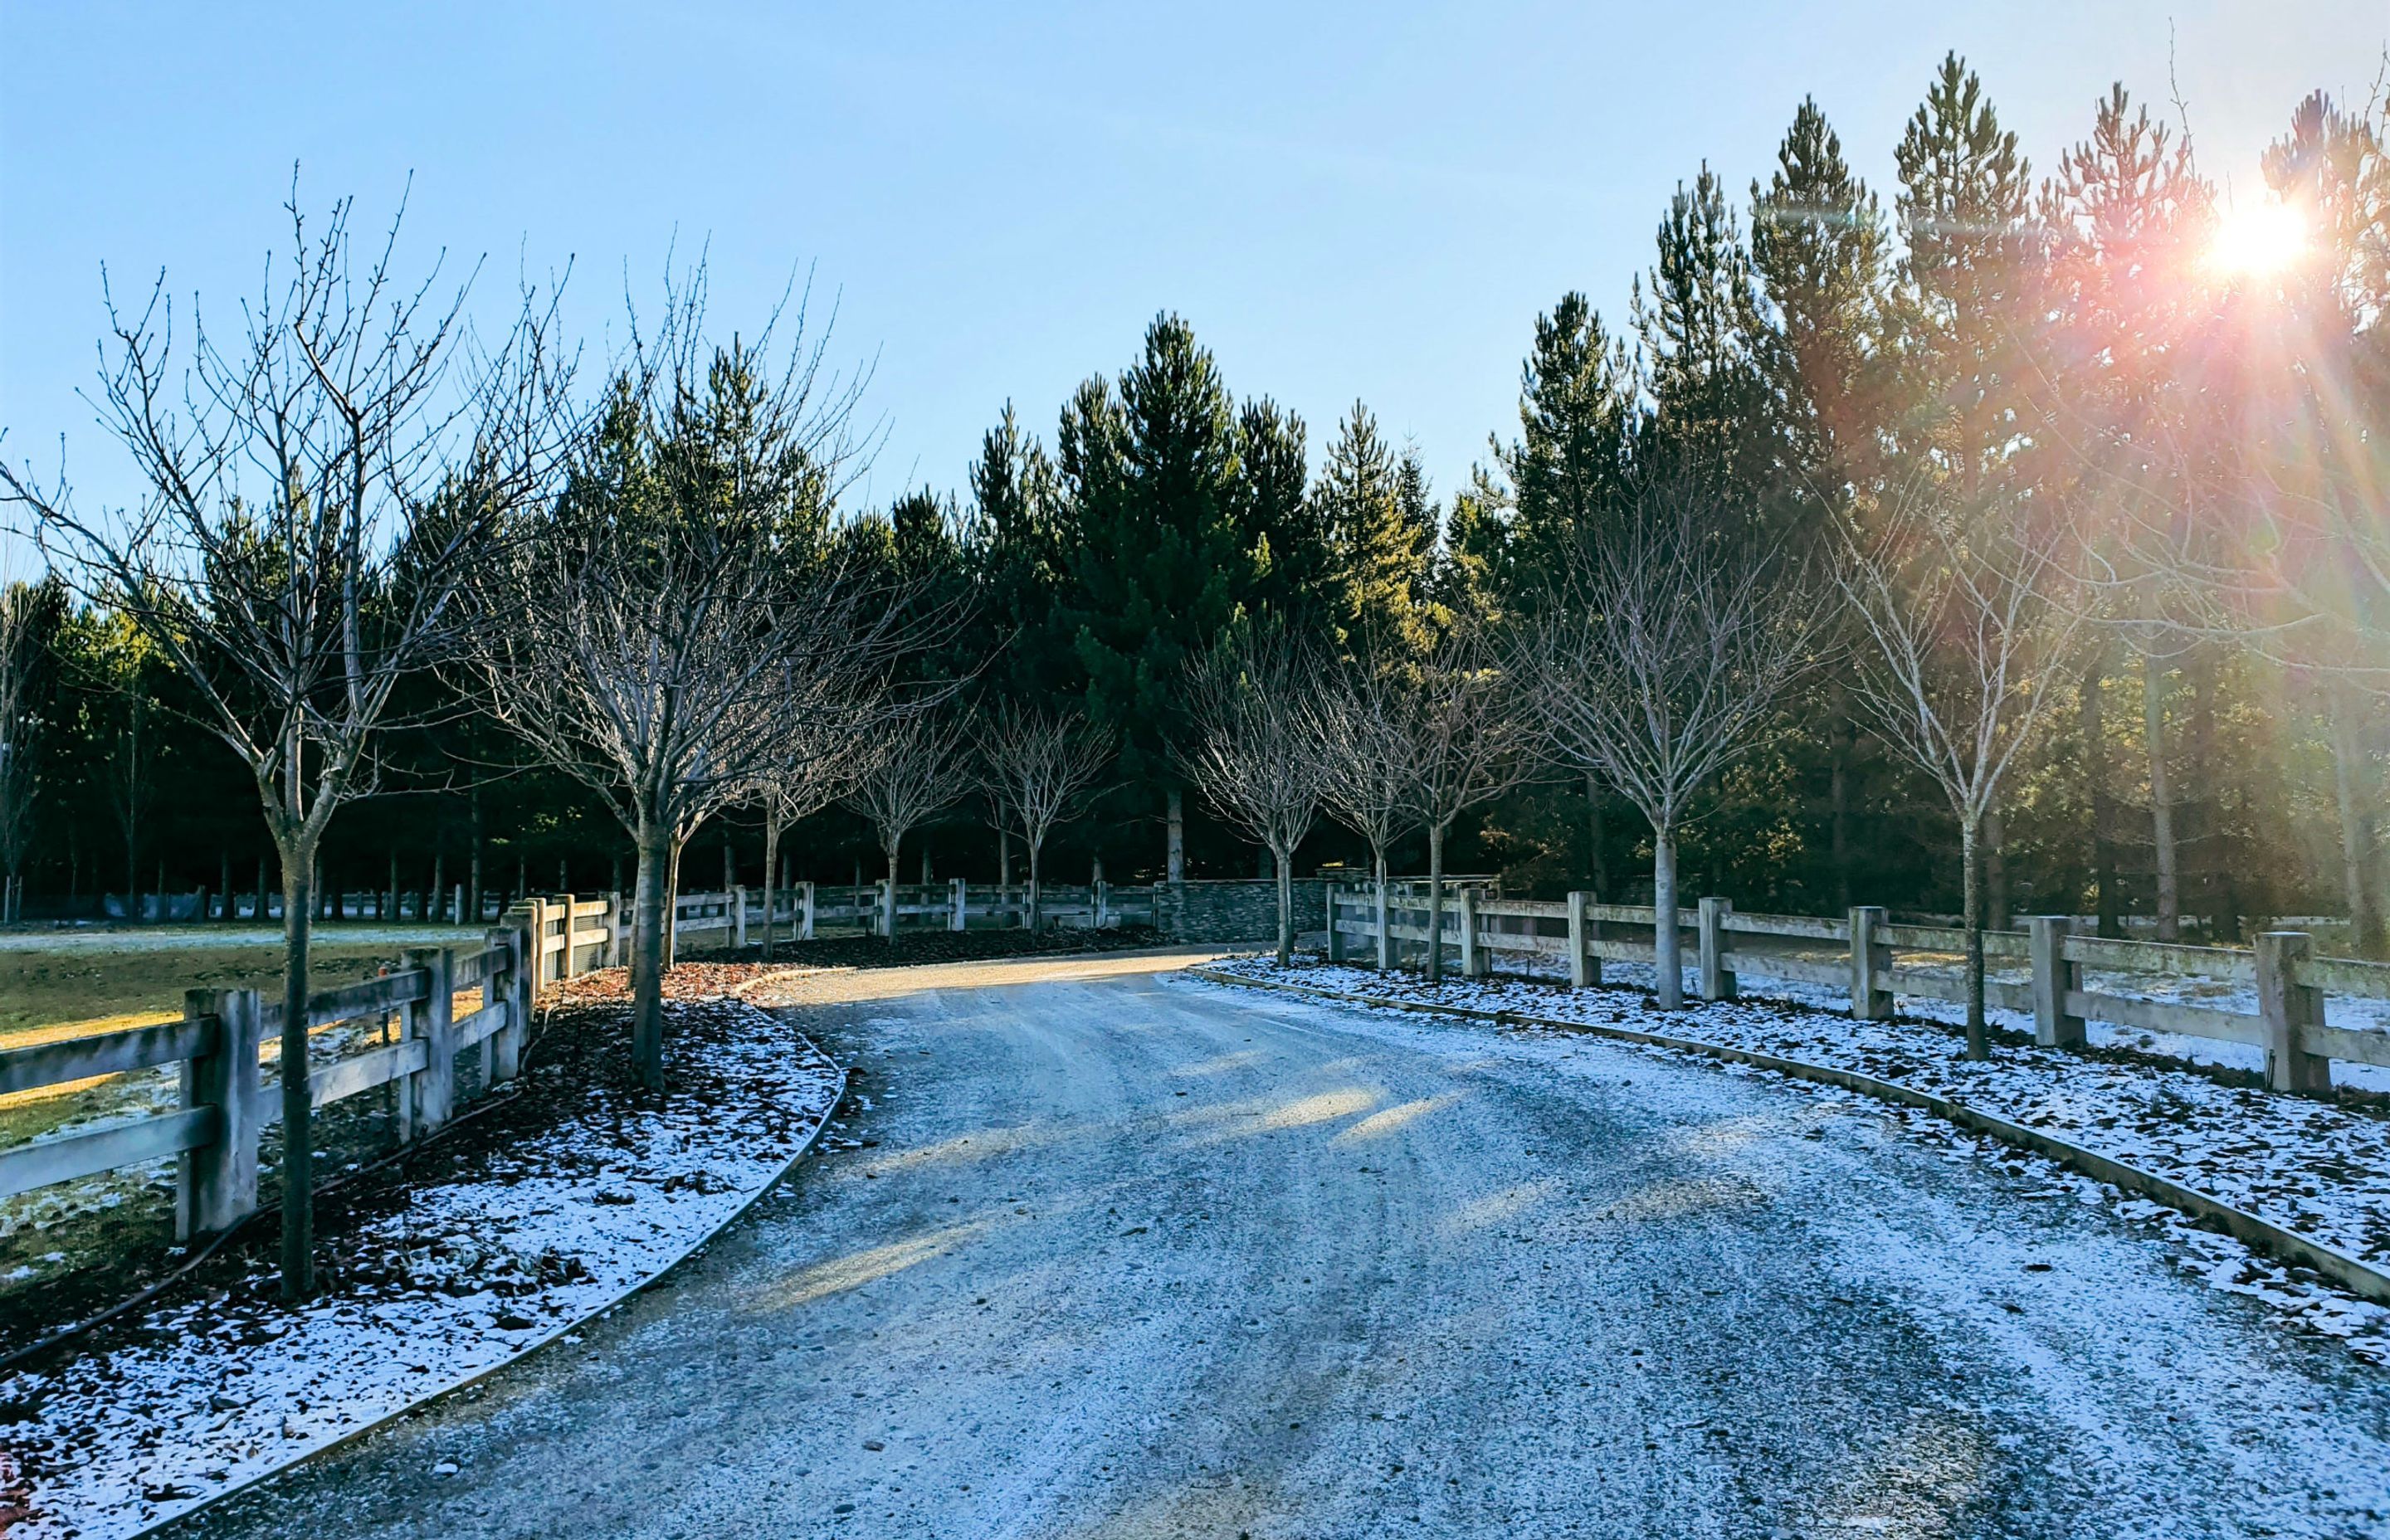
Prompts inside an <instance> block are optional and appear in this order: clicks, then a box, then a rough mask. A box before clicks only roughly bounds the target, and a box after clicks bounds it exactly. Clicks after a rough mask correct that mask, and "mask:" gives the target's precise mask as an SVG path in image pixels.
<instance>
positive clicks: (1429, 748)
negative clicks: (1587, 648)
mask: <svg viewBox="0 0 2390 1540" xmlns="http://www.w3.org/2000/svg"><path fill="white" fill-rule="evenodd" d="M1519 685H1520V681H1519V680H1518V679H1517V678H1516V677H1514V676H1513V675H1512V674H1510V673H1508V672H1506V671H1505V670H1503V669H1502V668H1500V667H1499V666H1497V661H1496V659H1495V656H1494V650H1493V648H1492V646H1491V645H1490V643H1489V641H1488V639H1487V637H1486V635H1485V634H1484V632H1482V631H1480V630H1478V629H1476V628H1475V627H1473V626H1461V627H1458V628H1456V629H1455V630H1453V631H1451V632H1449V633H1447V634H1446V635H1445V637H1444V638H1443V639H1442V640H1441V641H1439V642H1438V643H1437V644H1436V646H1435V647H1434V648H1433V650H1432V651H1430V653H1429V654H1428V656H1427V658H1426V659H1425V661H1422V662H1421V663H1420V665H1419V671H1418V675H1417V682H1416V685H1415V687H1413V688H1412V689H1411V690H1410V691H1409V692H1408V693H1407V699H1406V703H1407V706H1408V711H1407V713H1406V719H1405V722H1404V729H1405V730H1404V733H1403V738H1404V739H1405V740H1406V741H1407V744H1408V746H1409V750H1408V754H1409V757H1408V759H1407V762H1406V763H1407V767H1408V772H1409V773H1408V776H1407V779H1408V781H1409V783H1410V785H1409V792H1408V797H1409V808H1410V815H1411V818H1412V821H1413V822H1414V823H1417V824H1420V825H1422V826H1424V827H1425V828H1426V829H1427V901H1428V913H1429V916H1430V917H1431V923H1430V925H1429V927H1428V929H1429V930H1430V932H1431V937H1430V940H1429V942H1428V948H1427V976H1428V979H1429V981H1430V982H1434V981H1435V980H1438V979H1441V978H1442V977H1443V976H1444V944H1443V936H1442V931H1443V923H1442V916H1443V914H1444V841H1445V838H1446V836H1447V835H1448V834H1450V833H1451V832H1452V826H1453V824H1454V823H1456V822H1457V821H1458V819H1459V817H1460V815H1462V814H1464V813H1467V812H1468V811H1469V810H1470V809H1471V808H1473V807H1481V806H1483V805H1484V804H1485V803H1487V802H1492V801H1493V800H1494V799H1495V798H1497V797H1499V796H1501V795H1502V794H1503V793H1504V792H1506V791H1508V790H1510V789H1511V788H1512V787H1514V786H1516V785H1518V784H1519V783H1520V782H1521V781H1522V780H1523V779H1525V778H1526V777H1527V776H1529V775H1530V774H1532V773H1533V772H1534V770H1535V768H1536V764H1537V762H1538V756H1539V750H1540V746H1541V744H1542V742H1543V741H1544V737H1543V734H1542V733H1541V732H1540V731H1539V730H1538V729H1537V728H1536V725H1534V724H1533V723H1532V722H1531V720H1530V719H1529V716H1528V710H1529V707H1530V702H1529V701H1528V700H1527V699H1523V697H1522V692H1521V690H1520V687H1519Z"/></svg>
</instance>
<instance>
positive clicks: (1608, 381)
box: [1494, 292, 1638, 593]
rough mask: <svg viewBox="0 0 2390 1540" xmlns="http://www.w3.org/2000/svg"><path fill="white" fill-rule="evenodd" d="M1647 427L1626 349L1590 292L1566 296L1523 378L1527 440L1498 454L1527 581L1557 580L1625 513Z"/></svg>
mask: <svg viewBox="0 0 2390 1540" xmlns="http://www.w3.org/2000/svg"><path fill="white" fill-rule="evenodd" d="M1637 420H1638V408H1637V406H1636V404H1635V367H1634V363H1633V360H1632V359H1631V358H1630V357H1629V356H1628V353H1627V351H1626V345H1625V342H1624V341H1623V340H1618V339H1615V338H1613V337H1612V336H1611V335H1610V333H1609V330H1608V328H1606V327H1604V326H1603V325H1602V322H1601V317H1600V314H1598V313H1596V312H1595V310H1594V308H1593V306H1592V304H1591V303H1590V302H1587V299H1586V297H1585V296H1584V295H1583V294H1579V293H1574V292H1571V293H1568V294H1564V295H1562V296H1561V302H1560V303H1559V304H1557V305H1555V306H1553V307H1552V311H1551V314H1548V315H1538V316H1536V340H1535V347H1534V350H1533V351H1532V352H1531V353H1528V355H1527V361H1526V363H1525V365H1524V366H1523V368H1522V369H1521V371H1520V384H1519V426H1520V437H1519V438H1518V439H1517V440H1515V441H1514V442H1513V443H1511V444H1510V446H1509V447H1508V448H1504V447H1503V446H1502V445H1501V444H1500V443H1496V445H1495V448H1494V454H1495V458H1496V459H1497V461H1498V462H1499V464H1500V465H1501V468H1502V469H1503V471H1504V473H1505V474H1507V475H1508V476H1509V477H1510V485H1511V488H1512V495H1513V498H1514V509H1515V517H1514V520H1513V521H1512V526H1511V533H1512V535H1513V536H1514V539H1515V544H1514V547H1513V550H1514V556H1515V560H1514V562H1513V563H1512V565H1511V572H1512V575H1513V577H1514V578H1515V579H1516V581H1517V582H1518V583H1520V584H1536V583H1538V582H1546V581H1549V580H1550V579H1552V578H1554V577H1556V576H1557V575H1558V573H1559V571H1560V570H1561V564H1562V563H1563V562H1564V560H1565V558H1566V553H1567V552H1568V551H1569V550H1570V549H1571V548H1573V547H1574V545H1576V544H1577V543H1578V542H1579V541H1580V540H1582V539H1583V537H1584V535H1585V534H1586V533H1587V531H1589V530H1590V529H1592V528H1593V527H1594V525H1595V524H1596V523H1597V522H1598V521H1599V520H1601V519H1603V518H1605V517H1608V516H1609V515H1610V514H1611V513H1612V512H1613V510H1615V509H1616V508H1617V507H1619V506H1620V504H1621V502H1622V488H1623V486H1624V483H1625V475H1626V469H1627V457H1628V454H1629V449H1630V445H1631V443H1632V442H1633V439H1634V436H1635V430H1636V426H1637ZM1514 593H1515V591H1514Z"/></svg>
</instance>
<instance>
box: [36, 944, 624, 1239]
mask: <svg viewBox="0 0 2390 1540" xmlns="http://www.w3.org/2000/svg"><path fill="white" fill-rule="evenodd" d="M612 908H613V905H611V904H610V902H609V901H607V900H603V899H600V900H585V901H580V902H575V901H573V900H572V899H570V898H559V899H531V900H527V901H525V902H523V903H521V904H519V905H515V906H514V907H513V908H511V909H508V911H506V912H505V913H504V914H503V915H501V916H500V917H499V918H500V924H499V925H498V926H497V928H495V929H494V930H490V931H489V932H488V933H487V934H486V935H485V936H484V937H483V939H482V944H481V945H479V946H471V945H468V946H465V947H457V946H444V947H438V948H425V949H418V950H414V951H410V952H408V953H407V954H406V955H405V966H404V967H403V968H401V969H397V970H395V971H392V972H389V973H385V974H384V975H382V976H381V977H379V978H374V979H366V980H364V981H362V982H357V983H353V984H343V985H341V986H340V987H338V988H335V989H326V990H319V991H317V992H316V993H315V994H313V995H309V996H308V1000H307V1024H308V1028H309V1030H310V1032H311V1033H314V1032H320V1031H322V1030H324V1029H326V1028H329V1027H337V1026H341V1025H343V1024H346V1023H349V1022H354V1021H367V1022H372V1023H375V1024H377V1025H382V1026H387V1025H388V1024H389V1023H391V1022H392V1020H393V1019H395V1020H396V1022H397V1027H398V1030H397V1034H396V1036H395V1039H394V1040H392V1041H391V1042H387V1043H384V1044H382V1045H380V1046H376V1047H371V1048H366V1049H364V1050H362V1051H359V1052H353V1053H347V1054H342V1055H341V1056H340V1057H338V1058H334V1059H330V1060H328V1062H325V1063H323V1064H321V1065H316V1066H314V1067H312V1068H311V1069H310V1071H309V1072H308V1076H307V1088H308V1099H309V1102H310V1103H311V1105H313V1106H315V1107H317V1108H322V1107H327V1106H329V1105H331V1104H332V1103H334V1102H338V1101H343V1100H346V1099H347V1098H349V1097H354V1096H358V1095H361V1094H363V1093H365V1092H367V1091H372V1090H377V1089H379V1088H380V1087H382V1086H385V1085H389V1086H392V1087H393V1088H394V1092H395V1097H394V1099H395V1103H396V1114H397V1125H398V1129H397V1132H398V1137H399V1139H400V1141H401V1142H402V1143H405V1142H407V1141H411V1140H412V1139H414V1138H416V1137H418V1136H421V1135H424V1134H429V1133H430V1132H431V1131H433V1130H435V1129H437V1128H439V1127H440V1126H442V1125H443V1123H446V1122H447V1121H448V1120H449V1119H450V1118H451V1117H453V1116H454V1115H455V1112H456V1078H457V1077H456V1059H457V1055H459V1054H461V1053H466V1052H472V1051H478V1053H479V1055H480V1069H481V1076H480V1080H479V1082H478V1084H481V1085H482V1086H483V1087H484V1088H487V1087H491V1086H495V1085H497V1084H503V1083H505V1082H507V1081H510V1080H512V1079H514V1078H515V1076H516V1075H517V1074H519V1073H520V1071H521V1067H522V1050H523V1040H524V1037H525V1034H526V1033H527V1031H528V1029H529V1024H530V1019H531V1012H532V1008H533V1004H534V1002H535V1000H536V998H537V991H538V988H539V985H540V983H541V982H547V981H551V980H554V979H557V978H561V977H567V976H569V975H570V973H571V972H572V966H571V963H570V961H569V960H568V959H570V958H572V957H573V956H576V955H578V954H579V953H580V952H582V951H585V949H587V948H590V947H595V948H598V953H599V960H603V957H604V956H608V955H610V952H611V949H612V946H613V942H612V940H611V931H610V930H609V929H607V928H606V922H607V920H608V919H609V918H610V915H611V912H612ZM568 915H570V916H571V917H572V918H571V919H568V918H567V916H568ZM593 920H594V921H595V922H596V923H595V924H594V925H593V924H591V923H590V922H591V921H593ZM568 927H577V929H573V930H571V931H570V934H569V936H568ZM466 991H479V992H480V994H481V997H482V1003H481V1005H480V1006H478V1007H475V1008H474V1009H472V1010H469V1011H467V1012H466V1013H464V1014H463V1015H461V1016H460V1015H457V1014H456V1009H455V1001H456V995H457V994H458V993H460V992H466ZM281 1028H282V1006H281V1003H280V1002H279V1001H272V1002H269V1001H267V1000H265V999H264V998H263V997H262V995H260V993H259V992H258V991H256V990H254V989H225V990H210V989H195V990H191V991H189V992H187V993H186V995H184V999H183V1016H182V1019H181V1020H175V1021H167V1022H162V1023H161V1024H159V1025H157V1026H152V1027H135V1028H130V1029H128V1030H125V1031H122V1032H110V1033H96V1034H94V1035H90V1036H85V1037H72V1038H66V1039H63V1040H60V1041H58V1042H55V1043H40V1044H35V1045H32V1046H29V1047H22V1048H11V1049H6V1050H0V1095H11V1094H15V1093H19V1092H25V1091H38V1090H42V1089H45V1088H47V1087H52V1086H71V1085H74V1084H78V1083H80V1082H84V1081H88V1080H92V1079H95V1078H97V1077H100V1076H106V1075H115V1074H123V1073H127V1072H133V1071H137V1070H148V1069H158V1068H161V1067H164V1066H167V1065H174V1066H177V1067H178V1068H179V1073H180V1086H179V1094H178V1096H177V1098H176V1099H177V1101H178V1103H179V1105H178V1106H176V1107H175V1108H174V1109H173V1110H171V1111H165V1112H160V1113H154V1114H151V1115H149V1116H146V1117H139V1118H134V1119H131V1120H129V1121H125V1122H121V1123H109V1124H108V1125H105V1126H102V1127H98V1128H84V1129H71V1130H70V1131H68V1132H65V1133H60V1134H55V1135H52V1136H48V1137H46V1138H41V1139H34V1140H31V1141H29V1142H27V1143H24V1144H20V1145H17V1146H14V1147H11V1148H9V1149H0V1199H6V1198H12V1197H15V1196H17V1195H18V1194H19V1193H25V1192H31V1191H32V1190H34V1189H35V1188H39V1187H49V1186H52V1185H54V1184H57V1183H59V1182H70V1181H73V1180H76V1179H77V1178H80V1177H85V1176H93V1175H97V1174H100V1173H102V1172H106V1171H110V1170H114V1169H116V1168H118V1167H121V1166H129V1165H140V1164H146V1163H148V1162H149V1161H157V1160H161V1159H163V1158H165V1157H167V1156H173V1157H176V1158H177V1160H176V1169H175V1175H174V1230H175V1235H176V1237H177V1238H182V1239H187V1238H190V1237H192V1236H194V1235H197V1234H201V1233H206V1232H211V1231H221V1230H224V1229H225V1228H227V1227H229V1226H233V1225H236V1224H238V1223H239V1222H240V1221H241V1220H242V1219H244V1218H246V1217H247V1216H248V1215H250V1214H251V1213H255V1212H256V1211H257V1207H258V1169H259V1146H260V1143H261V1141H262V1137H263V1135H264V1133H265V1131H266V1130H267V1129H268V1128H270V1127H272V1126H273V1125H274V1124H275V1123H277V1122H279V1121H280V1120H281V1117H282V1098H281V1095H280V1087H279V1085H278V1084H276V1082H274V1081H271V1080H269V1079H267V1078H266V1077H265V1073H264V1072H265V1069H266V1063H265V1059H264V1057H263V1048H264V1046H265V1045H266V1044H267V1043H268V1042H271V1041H274V1040H276V1038H278V1036H279V1034H280V1033H281Z"/></svg>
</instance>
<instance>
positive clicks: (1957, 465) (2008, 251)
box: [1894, 53, 2032, 506]
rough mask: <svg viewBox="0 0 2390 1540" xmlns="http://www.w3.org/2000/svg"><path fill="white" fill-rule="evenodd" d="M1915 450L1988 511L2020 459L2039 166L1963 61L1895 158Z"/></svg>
mask: <svg viewBox="0 0 2390 1540" xmlns="http://www.w3.org/2000/svg"><path fill="white" fill-rule="evenodd" d="M1894 159H1895V164H1896V165H1897V167H1898V169H1899V174H1900V193H1899V196H1898V198H1897V199H1896V200H1895V209H1896V212H1897V214H1898V217H1899V222H1900V230H1901V236H1902V237H1903V239H1904V240H1905V241H1906V242H1907V245H1908V255H1907V256H1906V257H1905V258H1904V259H1903V261H1902V263H1901V264H1900V269H1899V282H1898V285H1897V297H1898V302H1899V304H1898V310H1897V314H1898V317H1899V324H1900V328H1901V334H1902V345H1901V362H1902V373H1903V380H1902V394H1903V397H1904V400H1903V403H1902V404H1903V407H1904V408H1905V411H1904V416H1905V417H1906V419H1907V420H1906V421H1905V422H1904V423H1903V424H1901V427H1902V428H1903V430H1904V434H1903V436H1904V438H1905V440H1906V442H1907V443H1908V445H1909V447H1910V448H1911V449H1912V451H1913V452H1916V453H1921V454H1922V455H1924V456H1928V457H1930V459H1931V460H1932V462H1933V463H1934V464H1935V465H1936V466H1937V467H1938V468H1939V469H1940V470H1941V472H1942V473H1943V474H1945V475H1947V476H1949V477H1952V478H1954V479H1955V481H1956V484H1957V486H1958V489H1959V491H1960V494H1961V495H1962V497H1963V498H1964V500H1965V501H1966V503H1968V504H1969V505H1971V506H1972V505H1975V504H1978V503H1979V502H1980V501H1981V500H1982V498H1983V496H1984V494H1985V489H1986V486H1987V484H1988V482H1989V481H1991V479H1992V478H1994V477H1995V476H1997V475H1998V472H1999V471H2000V469H2001V468H2003V467H2004V466H2005V464H2006V463H2007V460H2008V458H2009V456H2010V455H2011V452H2012V450H2013V449H2014V447H2015V443H2016V437H2017V433H2018V430H2019V427H2020V413H2019V391H2020V386H2021V384H2022V376H2023V373H2024V360H2023V359H2022V358H2021V357H2020V356H2019V351H2018V348H2017V345H2016V341H2015V339H2016V337H2017V335H2018V334H2019V332H2020V331H2021V330H2022V329H2023V328H2024V324H2025V319H2026V314H2025V313H2026V304H2027V302H2028V299H2029V292H2030V289H2029V286H2030V278H2031V266H2030V262H2029V251H2030V248H2031V238H2030V233H2029V231H2028V230H2027V228H2026V218H2025V215H2026V212H2027V204H2028V200H2029V198H2030V193H2031V183H2030V176H2031V173H2032V167H2031V164H2030V163H2029V162H2028V161H2027V160H2025V158H2024V155H2023V154H2021V153H2020V152H2019V151H2018V148H2017V138H2016V135H2014V134H2012V133H2010V132H2008V131H2007V130H2004V129H2002V128H2001V127H2000V122H1999V115H1998V113H1997V112H1995V111H1994V110H1993V109H1992V104H1991V103H1990V102H1989V101H1988V100H1987V99H1985V96H1984V91H1983V83H1982V82H1981V81H1980V80H1979V79H1977V78H1976V76H1975V73H1974V71H1972V70H1969V69H1968V68H1967V66H1966V63H1965V61H1964V60H1962V59H1960V57H1959V56H1958V55H1957V54H1955V53H1953V54H1950V55H1948V56H1947V57H1946V58H1944V59H1943V61H1942V68H1941V70H1940V71H1939V72H1938V73H1937V74H1936V75H1935V77H1934V83H1933V85H1932V86H1931V87H1930V88H1929V89H1928V91H1927V92H1926V96H1925V102H1924V105H1922V106H1921V107H1920V108H1919V109H1917V113H1916V115H1915V116H1914V117H1913V118H1911V119H1910V120H1909V122H1908V128H1907V129H1906V131H1904V132H1903V134H1902V135H1901V139H1900V145H1899V147H1898V148H1897V150H1896V151H1895V157H1894Z"/></svg>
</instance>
